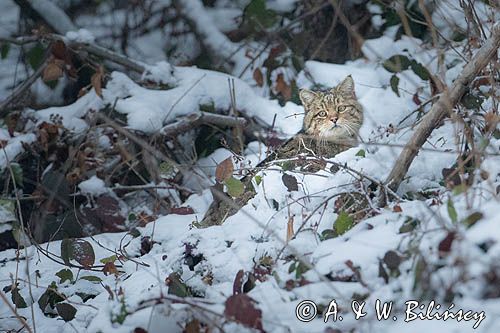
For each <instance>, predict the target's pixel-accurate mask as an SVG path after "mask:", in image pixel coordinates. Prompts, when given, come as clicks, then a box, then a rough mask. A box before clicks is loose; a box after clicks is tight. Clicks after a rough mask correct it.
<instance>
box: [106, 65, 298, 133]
mask: <svg viewBox="0 0 500 333" xmlns="http://www.w3.org/2000/svg"><path fill="white" fill-rule="evenodd" d="M174 76H175V78H176V79H177V80H176V87H175V88H173V89H169V90H149V89H145V88H143V87H141V86H139V85H138V84H136V83H135V82H133V81H132V80H131V79H130V78H128V77H127V76H126V75H124V74H122V73H119V72H114V73H112V74H111V80H110V81H109V82H108V85H107V87H106V89H104V90H103V97H104V101H105V102H106V103H110V104H113V103H114V101H115V100H117V103H116V111H118V112H120V113H124V114H126V115H127V122H128V125H129V127H130V128H132V129H136V130H140V131H143V132H145V133H154V132H156V131H158V130H160V129H161V128H162V127H163V126H164V125H165V124H166V123H167V122H170V121H172V120H173V119H174V118H175V117H178V116H183V115H187V114H190V113H195V112H198V111H199V107H200V105H203V104H211V105H213V106H214V107H215V109H217V110H229V108H230V106H231V98H230V93H229V86H228V79H234V84H235V93H236V104H237V107H238V108H239V109H242V110H244V111H245V112H246V114H248V115H249V116H256V117H258V118H260V119H261V120H263V121H264V122H265V123H267V124H269V125H271V124H272V122H273V119H274V117H275V115H276V125H277V126H276V129H277V130H278V131H280V132H282V133H284V134H287V135H292V134H294V133H296V132H298V131H299V130H300V128H301V126H302V119H301V116H298V115H296V114H298V113H302V111H301V107H299V106H297V105H296V104H293V103H287V104H286V105H285V107H284V108H282V107H280V105H279V104H278V102H277V101H272V100H268V99H265V98H263V97H260V96H258V95H256V94H255V93H254V92H253V91H252V88H251V87H250V86H249V85H248V84H247V83H245V82H243V81H242V80H239V79H237V78H234V77H232V76H230V75H227V74H223V73H220V72H215V71H209V70H201V69H198V68H194V67H174Z"/></svg>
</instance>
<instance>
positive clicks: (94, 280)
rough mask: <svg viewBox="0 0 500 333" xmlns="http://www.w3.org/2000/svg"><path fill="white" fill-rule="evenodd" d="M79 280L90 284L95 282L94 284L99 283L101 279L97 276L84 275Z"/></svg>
mask: <svg viewBox="0 0 500 333" xmlns="http://www.w3.org/2000/svg"><path fill="white" fill-rule="evenodd" d="M80 280H87V281H90V282H95V283H101V282H102V279H101V278H100V277H98V276H93V275H85V276H82V277H80Z"/></svg>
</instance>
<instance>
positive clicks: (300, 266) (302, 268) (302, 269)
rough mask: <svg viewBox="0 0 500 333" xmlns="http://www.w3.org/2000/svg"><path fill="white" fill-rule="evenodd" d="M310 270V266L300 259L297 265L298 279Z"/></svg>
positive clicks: (296, 274)
mask: <svg viewBox="0 0 500 333" xmlns="http://www.w3.org/2000/svg"><path fill="white" fill-rule="evenodd" d="M308 270H309V268H308V267H307V266H306V265H305V264H304V263H302V261H299V264H298V265H297V267H296V268H295V277H296V278H297V279H299V278H301V277H302V275H303V274H304V273H305V272H307V271H308Z"/></svg>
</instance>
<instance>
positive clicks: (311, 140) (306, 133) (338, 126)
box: [200, 75, 363, 227]
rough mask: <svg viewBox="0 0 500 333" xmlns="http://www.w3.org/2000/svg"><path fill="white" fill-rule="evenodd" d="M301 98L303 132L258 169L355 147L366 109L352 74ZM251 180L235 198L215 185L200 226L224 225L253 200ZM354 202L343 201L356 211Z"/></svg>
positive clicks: (248, 178)
mask: <svg viewBox="0 0 500 333" xmlns="http://www.w3.org/2000/svg"><path fill="white" fill-rule="evenodd" d="M299 96H300V100H301V101H302V104H303V105H304V110H305V116H304V123H303V129H302V131H301V132H300V133H298V134H297V135H296V136H295V137H293V138H292V139H290V140H288V141H287V142H286V143H285V144H283V145H282V146H281V147H279V148H278V149H277V150H276V151H275V152H274V153H272V154H271V155H269V156H268V157H267V158H266V159H264V160H263V161H261V162H260V163H259V164H258V165H257V167H260V166H262V165H264V164H266V163H267V162H270V161H273V160H276V159H285V158H292V157H296V156H297V155H299V154H305V155H313V156H323V157H333V156H335V155H336V154H338V153H340V152H342V151H344V150H346V149H348V148H351V147H353V146H355V145H356V143H357V138H358V133H359V129H360V127H361V125H362V123H363V108H362V106H361V104H359V102H358V100H357V99H356V94H355V92H354V81H353V79H352V77H351V76H350V75H349V76H347V77H346V78H345V79H344V81H342V82H341V83H340V84H338V85H337V86H336V87H335V88H332V89H330V90H328V91H311V90H307V89H302V90H301V91H300V95H299ZM293 164H294V166H300V167H301V168H303V169H306V170H308V171H317V170H319V169H321V168H322V167H323V165H321V163H319V164H318V163H317V162H314V161H312V163H309V162H306V161H302V162H301V161H296V162H294V163H293ZM318 167H319V168H318ZM252 178H253V175H247V176H245V177H243V178H242V179H241V181H242V182H243V183H244V185H245V193H244V194H243V195H242V196H240V197H238V198H235V199H232V198H230V197H229V196H225V195H224V196H222V195H221V193H220V191H222V185H221V184H218V185H219V186H217V185H216V187H215V188H216V189H217V190H215V191H212V194H213V197H214V202H213V203H212V204H211V205H210V207H209V209H208V211H207V213H206V214H205V217H204V218H203V221H202V222H201V223H200V225H201V226H203V227H207V226H210V225H218V224H222V223H223V222H224V220H225V219H226V218H227V217H229V216H231V215H234V214H235V213H236V212H237V211H238V209H239V208H241V207H243V206H244V205H245V204H246V203H247V202H248V201H249V200H250V199H251V198H253V197H254V195H255V189H254V188H253V186H252V184H251V179H252ZM351 197H352V198H351ZM354 199H356V196H353V195H347V196H345V200H344V201H345V202H346V205H348V206H351V207H352V208H353V210H357V207H354V206H355V205H354V206H353V204H354V202H353V201H354Z"/></svg>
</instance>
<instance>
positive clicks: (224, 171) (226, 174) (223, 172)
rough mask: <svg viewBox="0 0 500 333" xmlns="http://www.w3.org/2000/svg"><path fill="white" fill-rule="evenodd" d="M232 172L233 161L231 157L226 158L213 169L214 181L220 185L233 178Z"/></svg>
mask: <svg viewBox="0 0 500 333" xmlns="http://www.w3.org/2000/svg"><path fill="white" fill-rule="evenodd" d="M233 171H234V166H233V161H231V157H228V158H226V159H225V160H224V161H222V162H220V163H219V165H217V168H216V169H215V180H217V181H218V182H219V183H222V182H224V181H226V180H228V179H229V178H231V177H232V176H233Z"/></svg>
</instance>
